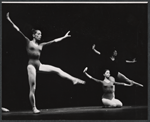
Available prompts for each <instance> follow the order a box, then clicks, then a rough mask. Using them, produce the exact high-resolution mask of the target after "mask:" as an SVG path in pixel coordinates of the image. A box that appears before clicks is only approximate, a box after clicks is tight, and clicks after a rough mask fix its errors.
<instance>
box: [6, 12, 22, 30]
mask: <svg viewBox="0 0 150 122" xmlns="http://www.w3.org/2000/svg"><path fill="white" fill-rule="evenodd" d="M6 17H7V19H8V21H9V22H10V23H11V24H12V25H13V27H14V28H15V29H16V30H17V31H20V29H19V28H18V27H17V26H16V25H15V24H14V23H13V22H12V21H11V19H10V17H9V12H8V13H7V14H6Z"/></svg>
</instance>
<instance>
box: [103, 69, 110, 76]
mask: <svg viewBox="0 0 150 122" xmlns="http://www.w3.org/2000/svg"><path fill="white" fill-rule="evenodd" d="M104 77H106V78H108V77H110V70H109V69H106V70H105V72H104Z"/></svg>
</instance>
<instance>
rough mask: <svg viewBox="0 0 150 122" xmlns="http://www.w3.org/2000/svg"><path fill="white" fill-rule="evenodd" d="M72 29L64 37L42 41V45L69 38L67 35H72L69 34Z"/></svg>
mask: <svg viewBox="0 0 150 122" xmlns="http://www.w3.org/2000/svg"><path fill="white" fill-rule="evenodd" d="M69 33H70V31H68V32H67V33H66V34H65V35H64V36H63V37H60V38H57V39H54V40H51V41H48V42H43V43H41V44H40V45H42V46H44V45H48V44H51V43H53V42H59V41H62V40H63V39H65V38H67V37H71V35H69Z"/></svg>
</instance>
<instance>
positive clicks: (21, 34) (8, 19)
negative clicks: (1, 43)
mask: <svg viewBox="0 0 150 122" xmlns="http://www.w3.org/2000/svg"><path fill="white" fill-rule="evenodd" d="M6 17H7V19H8V21H9V22H10V23H11V24H12V25H13V27H14V28H15V29H16V30H17V31H18V32H19V33H20V34H21V35H22V36H23V37H24V38H25V39H26V41H27V42H29V41H30V40H29V39H28V38H27V37H26V36H25V35H24V34H23V33H22V32H21V31H20V29H19V28H18V27H17V26H16V25H15V24H14V23H13V21H12V20H11V19H10V17H9V12H8V13H7V15H6Z"/></svg>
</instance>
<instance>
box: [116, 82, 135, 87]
mask: <svg viewBox="0 0 150 122" xmlns="http://www.w3.org/2000/svg"><path fill="white" fill-rule="evenodd" d="M114 84H117V85H123V86H132V85H133V84H132V83H130V84H126V83H120V82H114Z"/></svg>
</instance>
